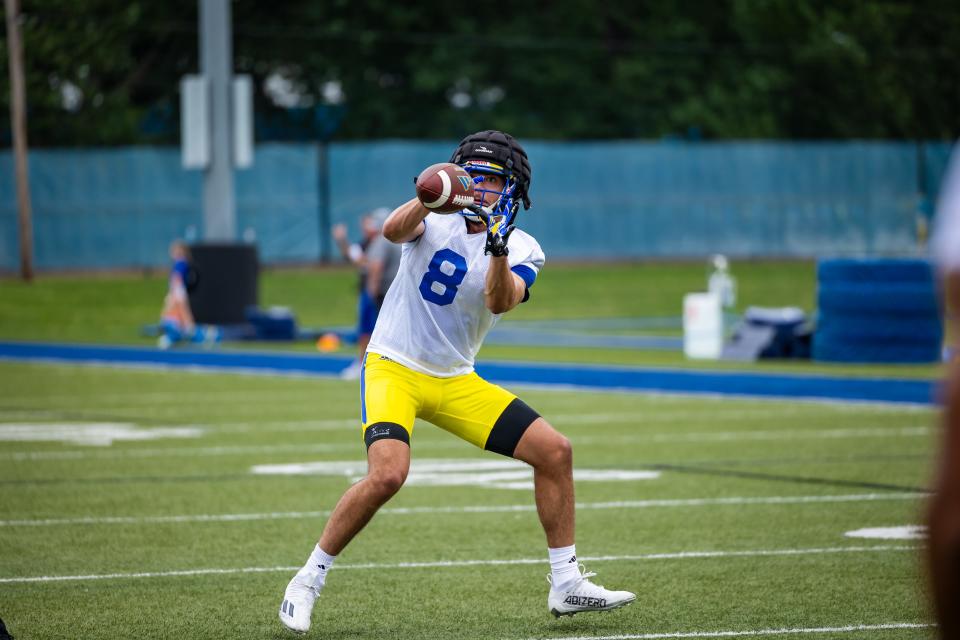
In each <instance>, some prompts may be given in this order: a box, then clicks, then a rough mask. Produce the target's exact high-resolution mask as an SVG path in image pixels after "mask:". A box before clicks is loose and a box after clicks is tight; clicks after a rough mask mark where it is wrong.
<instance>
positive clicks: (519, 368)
mask: <svg viewBox="0 0 960 640" xmlns="http://www.w3.org/2000/svg"><path fill="white" fill-rule="evenodd" d="M0 358H3V359H9V360H26V361H37V360H41V361H42V360H54V361H61V362H87V363H90V362H100V363H109V364H141V365H161V366H163V365H166V366H183V367H186V366H191V367H199V368H205V367H206V368H212V369H241V370H257V371H263V372H271V371H282V372H285V373H301V374H312V375H336V374H338V373H339V372H340V370H341V369H343V368H344V367H345V366H346V365H348V364H349V363H350V362H351V360H352V358H351V357H349V356H326V355H318V354H292V353H291V354H286V353H271V352H251V351H243V352H241V351H235V352H231V351H201V350H192V349H183V350H171V351H160V350H157V349H145V348H141V347H119V346H93V345H72V344H40V343H28V342H0ZM477 373H478V374H480V375H481V376H483V377H485V378H487V379H489V380H491V381H493V382H501V383H502V382H513V383H526V384H536V385H564V386H577V387H582V388H589V389H622V390H632V391H655V392H663V393H693V394H713V395H716V394H731V395H741V396H759V397H779V398H808V399H820V400H857V401H871V402H888V403H891V402H892V403H908V404H934V402H935V394H936V390H937V383H936V382H934V381H933V380H904V379H884V378H840V377H826V376H804V375H787V374H756V373H743V372H709V373H708V372H703V371H688V370H682V369H640V368H635V367H613V366H598V365H570V364H559V363H558V364H533V363H507V362H488V363H484V364H480V365H478V366H477Z"/></svg>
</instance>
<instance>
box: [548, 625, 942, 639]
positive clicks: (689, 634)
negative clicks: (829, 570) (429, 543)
mask: <svg viewBox="0 0 960 640" xmlns="http://www.w3.org/2000/svg"><path fill="white" fill-rule="evenodd" d="M935 626H936V625H933V624H925V623H918V622H887V623H884V624H853V625H847V626H845V627H792V628H771V629H747V630H741V631H674V632H669V633H631V634H621V635H615V636H564V637H562V638H550V640H667V639H669V638H742V637H749V636H788V635H799V634H820V633H854V632H857V631H892V630H897V629H930V628H933V627H935Z"/></svg>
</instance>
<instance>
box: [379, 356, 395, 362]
mask: <svg viewBox="0 0 960 640" xmlns="http://www.w3.org/2000/svg"><path fill="white" fill-rule="evenodd" d="M380 359H381V360H383V361H384V362H393V360H391V359H390V358H388V357H387V356H380Z"/></svg>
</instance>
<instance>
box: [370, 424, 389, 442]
mask: <svg viewBox="0 0 960 640" xmlns="http://www.w3.org/2000/svg"><path fill="white" fill-rule="evenodd" d="M367 433H369V434H370V435H369V436H368V437H369V438H370V439H371V440H375V439H377V438H385V437H386V436H389V435H390V429H387V428H386V427H370V428H369V429H367Z"/></svg>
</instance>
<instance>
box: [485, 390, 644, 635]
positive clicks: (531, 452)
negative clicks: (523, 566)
mask: <svg viewBox="0 0 960 640" xmlns="http://www.w3.org/2000/svg"><path fill="white" fill-rule="evenodd" d="M508 410H509V407H508ZM494 431H496V427H494ZM492 435H493V434H492V433H491V436H492ZM512 455H513V457H514V458H516V459H517V460H523V461H524V462H526V463H527V464H529V465H530V466H531V467H533V487H534V497H535V499H536V502H537V514H538V515H539V516H540V524H541V525H543V531H544V533H545V534H546V537H547V553H548V554H549V556H550V576H549V582H550V587H551V588H550V593H549V595H548V596H547V609H548V610H549V611H550V612H551V613H553V615H555V616H558V617H559V616H562V615H574V614H576V613H583V612H587V611H609V610H610V609H616V608H618V607H622V606H624V605H628V604H630V603H631V602H633V601H634V600H636V598H637V597H636V595H634V594H633V593H631V592H629V591H611V590H610V589H605V588H603V587H602V586H600V585H597V584H594V583H593V582H591V581H590V580H589V578H590V577H592V576H593V575H595V574H593V573H587V572H586V571H585V570H584V569H583V568H582V565H581V564H580V563H579V562H577V548H576V545H575V544H574V517H575V516H574V489H573V448H572V447H571V446H570V441H569V440H568V439H567V438H565V437H564V436H563V435H561V434H560V433H559V432H558V431H557V430H556V429H554V428H553V427H552V426H550V424H549V423H548V422H547V421H546V420H544V419H543V418H541V417H538V418H536V419H535V420H534V421H533V422H532V423H531V424H530V426H529V427H527V428H526V429H525V430H524V432H523V435H522V437H521V438H520V440H519V442H517V445H516V448H515V449H514V452H513V454H512Z"/></svg>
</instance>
